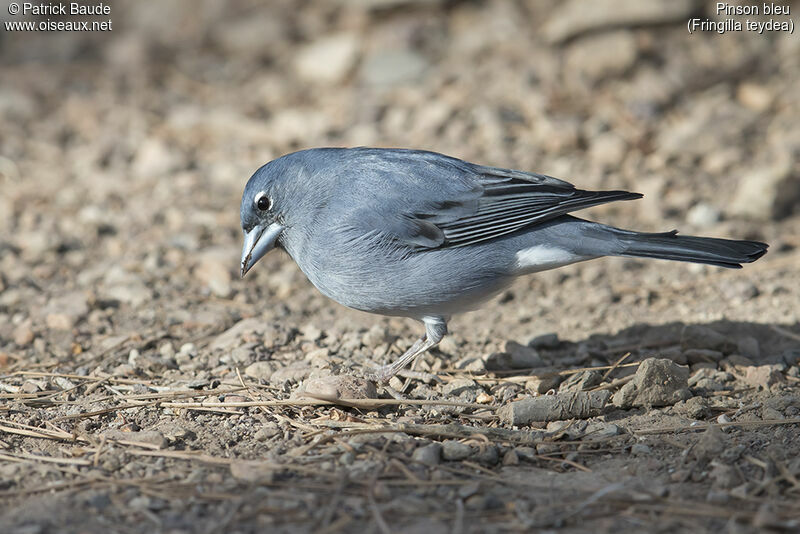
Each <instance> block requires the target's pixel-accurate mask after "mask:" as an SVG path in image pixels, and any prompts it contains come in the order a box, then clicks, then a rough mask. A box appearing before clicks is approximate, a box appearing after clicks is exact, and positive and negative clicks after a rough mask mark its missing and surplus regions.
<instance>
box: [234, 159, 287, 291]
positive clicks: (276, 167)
mask: <svg viewBox="0 0 800 534" xmlns="http://www.w3.org/2000/svg"><path fill="white" fill-rule="evenodd" d="M284 167H285V166H284V165H281V160H280V159H279V160H275V161H271V162H270V163H267V164H266V165H264V166H263V167H261V168H260V169H258V170H257V171H256V172H255V173H254V174H253V176H251V177H250V180H248V182H247V185H246V186H245V188H244V193H242V205H241V209H240V216H241V222H242V231H243V232H244V246H243V247H242V264H241V274H242V276H244V275H245V274H247V271H249V270H250V269H251V268H252V267H253V265H255V264H256V262H257V261H258V260H260V259H261V258H262V257H264V255H265V254H266V253H267V252H269V251H270V250H272V249H273V248H275V244H276V243H277V241H278V238H279V237H280V236H281V232H283V231H284V230H285V229H286V226H285V222H284V220H285V209H286V204H287V202H286V195H285V194H284V193H285V192H284V189H285V188H284V187H282V185H283V184H282V183H281V182H282V181H283V180H282V179H281V177H282V175H283V174H284V172H285V171H286V170H287V169H285V168H284Z"/></svg>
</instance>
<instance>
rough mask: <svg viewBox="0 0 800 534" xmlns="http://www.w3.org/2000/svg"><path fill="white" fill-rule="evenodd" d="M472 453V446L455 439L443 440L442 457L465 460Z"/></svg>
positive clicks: (451, 459) (450, 459)
mask: <svg viewBox="0 0 800 534" xmlns="http://www.w3.org/2000/svg"><path fill="white" fill-rule="evenodd" d="M471 455H472V447H471V446H470V445H467V444H466V443H461V442H460V441H456V440H454V439H448V440H445V441H443V442H442V458H444V459H445V460H449V461H456V460H463V459H465V458H469V457H470V456H471Z"/></svg>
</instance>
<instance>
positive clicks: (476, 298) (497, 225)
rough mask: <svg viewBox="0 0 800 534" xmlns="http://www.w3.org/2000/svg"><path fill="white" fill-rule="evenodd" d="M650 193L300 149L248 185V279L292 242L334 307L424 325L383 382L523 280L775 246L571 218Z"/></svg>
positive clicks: (389, 154) (738, 260)
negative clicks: (607, 261) (567, 268)
mask: <svg viewBox="0 0 800 534" xmlns="http://www.w3.org/2000/svg"><path fill="white" fill-rule="evenodd" d="M641 196H642V195H641V194H639V193H630V192H627V191H585V190H581V189H576V188H575V187H574V186H573V185H572V184H570V183H567V182H564V181H562V180H558V179H556V178H553V177H550V176H545V175H542V174H535V173H528V172H522V171H516V170H510V169H502V168H497V167H487V166H483V165H476V164H474V163H469V162H466V161H462V160H459V159H456V158H452V157H448V156H444V155H442V154H437V153H435V152H427V151H420V150H404V149H382V148H351V149H347V148H315V149H310V150H303V151H300V152H295V153H292V154H288V155H285V156H283V157H280V158H278V159H276V160H273V161H271V162H269V163H267V164H266V165H264V166H263V167H261V168H260V169H258V170H257V171H256V172H255V174H253V176H252V177H251V178H250V180H249V181H248V182H247V185H246V186H245V189H244V193H243V195H242V203H241V224H242V230H243V231H244V247H243V249H242V260H241V261H242V263H241V274H242V276H244V275H245V274H246V273H247V271H249V270H250V269H251V268H252V267H253V265H254V264H255V263H256V262H257V261H258V260H259V259H260V258H262V257H263V256H264V255H265V254H266V253H267V252H269V251H270V250H271V249H273V248H275V247H279V248H283V249H284V250H285V251H286V252H288V253H289V255H290V256H291V257H292V258H293V259H294V261H295V262H296V263H297V265H298V266H299V267H300V269H301V270H302V271H303V273H305V275H306V276H307V277H308V279H309V280H310V281H311V282H312V283H313V284H314V285H315V286H316V287H317V289H319V291H321V292H322V293H323V294H324V295H326V296H328V297H329V298H331V299H333V300H335V301H336V302H339V303H340V304H343V305H345V306H348V307H350V308H355V309H357V310H362V311H366V312H371V313H376V314H381V315H391V316H401V317H410V318H412V319H416V320H418V321H421V322H422V323H423V324H424V325H425V335H424V336H423V337H421V338H420V339H419V340H418V341H417V342H416V343H414V345H413V346H412V347H411V348H410V349H409V350H408V351H406V352H405V353H404V354H403V355H402V356H401V357H400V358H399V359H398V360H397V361H395V362H393V363H392V364H390V365H387V366H384V367H381V368H379V369H377V370H376V371H375V372H372V373H370V374H369V375H368V378H369V379H371V380H376V381H380V382H383V381H386V380H388V379H389V378H391V377H392V376H394V375H395V374H397V373H398V372H399V371H400V370H402V369H403V368H404V367H405V366H406V365H408V364H409V363H410V362H412V361H413V360H414V359H415V358H416V357H417V356H419V355H420V354H422V353H424V352H425V351H427V350H428V349H430V348H431V347H434V346H435V345H437V344H438V343H439V342H440V341H441V340H442V338H443V337H444V336H445V335H446V334H447V321H448V319H449V318H450V317H451V316H452V315H453V314H455V313H459V312H463V311H468V310H473V309H476V308H478V307H479V306H480V305H481V304H483V303H484V302H485V301H487V300H488V299H490V298H492V297H493V296H495V295H496V294H498V293H499V292H501V291H502V290H503V289H505V288H507V287H508V286H509V285H510V284H511V282H512V281H513V280H514V279H515V278H516V277H518V276H522V275H526V274H530V273H535V272H539V271H544V270H547V269H554V268H557V267H562V266H564V265H569V264H571V263H576V262H579V261H586V260H590V259H594V258H600V257H602V256H629V257H637V258H658V259H666V260H678V261H688V262H694V263H706V264H710V265H717V266H720V267H728V268H741V264H742V263H750V262H753V261H755V260H757V259H758V258H760V257H761V256H762V255H764V254H765V253H766V251H767V245H766V244H765V243H760V242H758V241H735V240H729V239H718V238H711V237H692V236H682V235H677V232H676V231H672V232H664V233H642V232H634V231H630V230H622V229H619V228H614V227H611V226H606V225H603V224H599V223H596V222H591V221H587V220H583V219H579V218H577V217H573V216H572V215H569V213H571V212H574V211H578V210H581V209H584V208H589V207H591V206H596V205H598V204H604V203H606V202H614V201H617V200H632V199H637V198H641Z"/></svg>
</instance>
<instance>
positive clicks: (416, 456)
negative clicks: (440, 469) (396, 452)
mask: <svg viewBox="0 0 800 534" xmlns="http://www.w3.org/2000/svg"><path fill="white" fill-rule="evenodd" d="M411 459H412V460H414V461H415V462H419V463H421V464H425V465H439V463H440V462H441V461H442V445H441V443H430V444H428V445H423V446H421V447H417V448H416V449H414V452H413V453H411Z"/></svg>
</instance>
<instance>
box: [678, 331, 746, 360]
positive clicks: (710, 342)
mask: <svg viewBox="0 0 800 534" xmlns="http://www.w3.org/2000/svg"><path fill="white" fill-rule="evenodd" d="M681 346H682V347H683V349H684V350H688V349H711V350H717V351H720V352H722V353H724V354H730V353H731V352H733V351H734V350H736V344H735V343H734V342H733V341H731V340H730V339H728V337H726V336H724V335H722V334H720V333H719V332H717V331H716V330H712V329H711V328H708V327H707V326H702V325H697V324H689V325H686V326H684V327H683V330H682V331H681Z"/></svg>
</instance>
